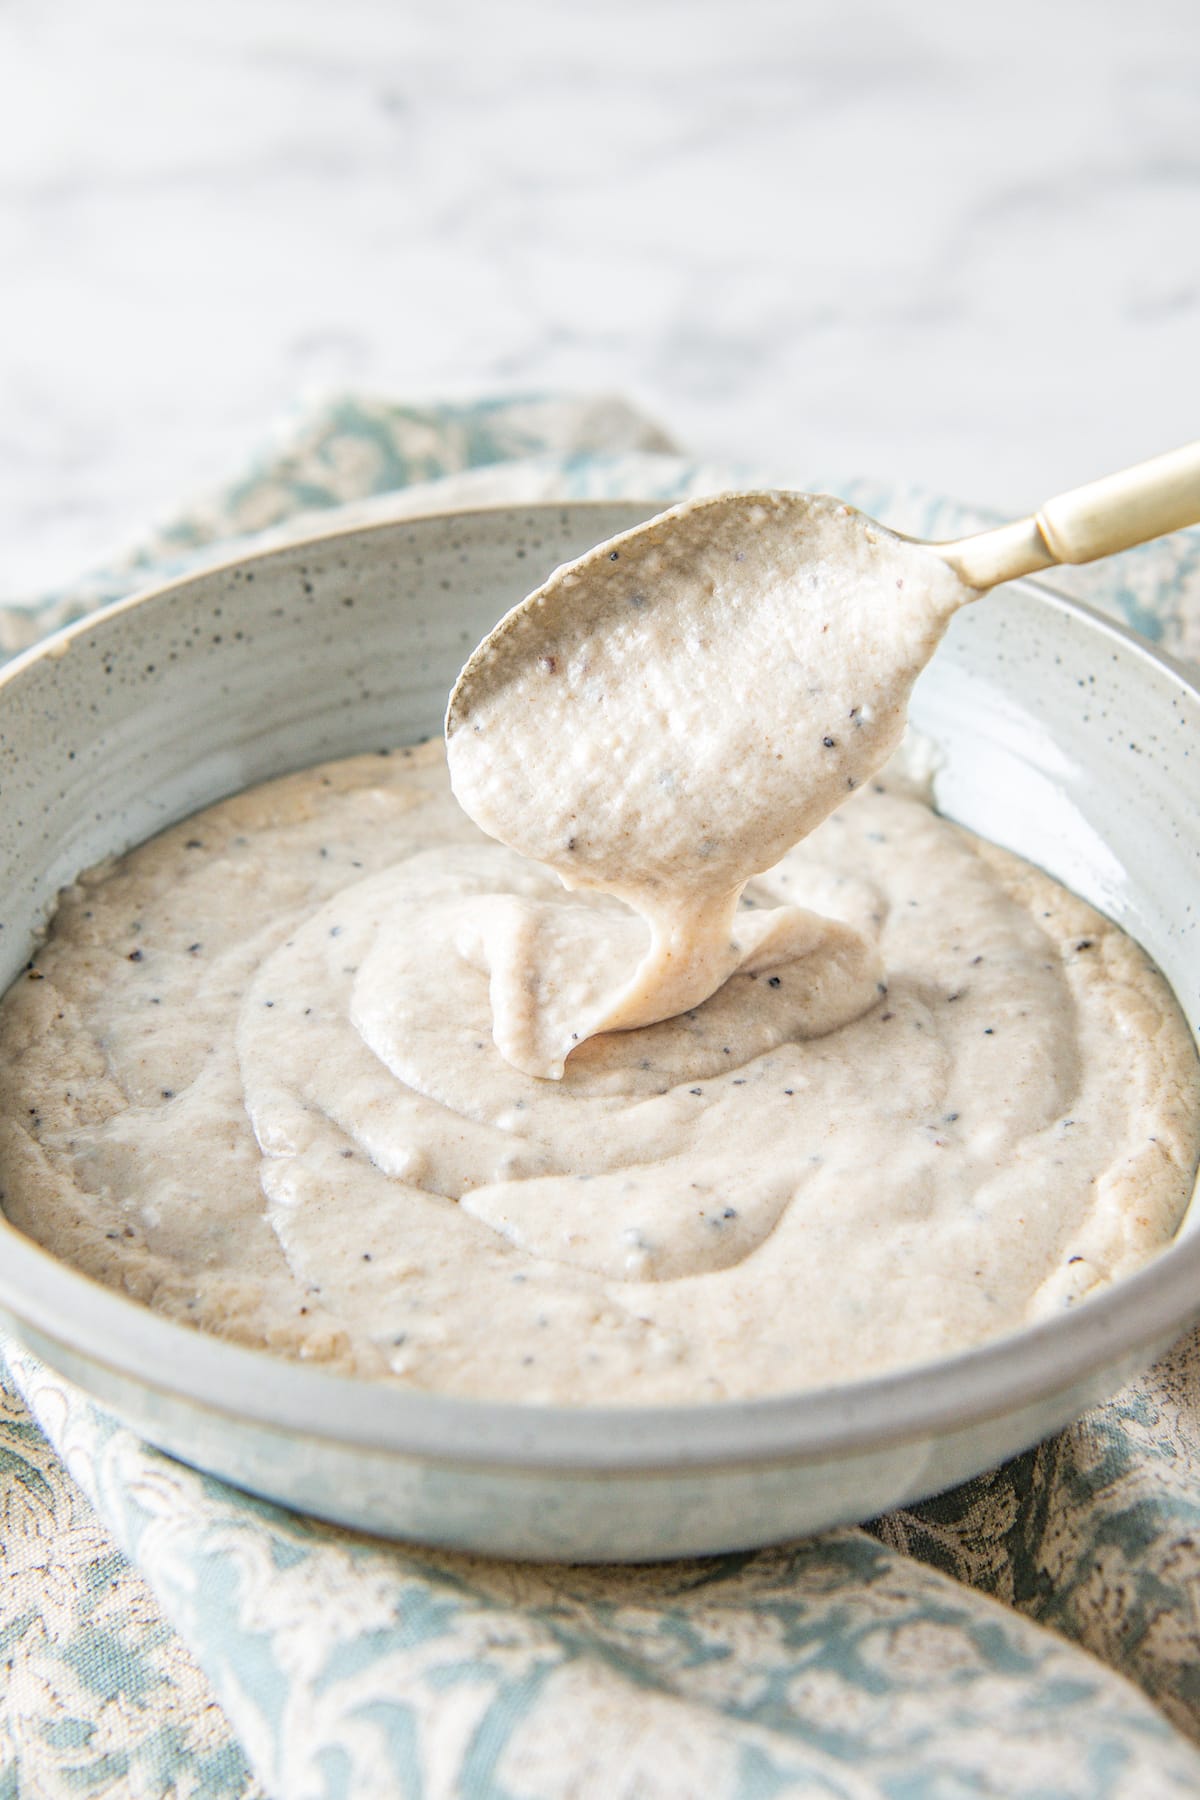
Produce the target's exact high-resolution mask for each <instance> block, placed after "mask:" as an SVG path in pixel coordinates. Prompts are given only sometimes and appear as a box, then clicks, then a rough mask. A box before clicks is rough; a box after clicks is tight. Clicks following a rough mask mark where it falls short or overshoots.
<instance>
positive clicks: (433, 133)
mask: <svg viewBox="0 0 1200 1800" xmlns="http://www.w3.org/2000/svg"><path fill="white" fill-rule="evenodd" d="M1198 97H1200V10H1198V9H1197V8H1196V6H1195V4H1194V0H1139V4H1137V5H1136V6H1134V5H1123V6H1117V5H1116V4H1112V3H1110V0H1011V3H1010V4H1008V5H1006V6H1004V7H1000V6H998V5H991V4H982V5H965V4H963V3H962V0H911V3H910V4H908V5H900V4H897V3H895V0H874V3H873V4H872V3H869V0H868V3H865V4H855V5H847V4H837V3H835V0H738V4H736V5H733V4H728V3H726V0H609V3H608V4H606V5H599V4H579V5H562V4H556V3H555V0H508V3H507V4H505V5H504V6H497V5H494V4H492V3H491V0H438V4H436V5H418V4H417V3H416V0H402V3H400V4H394V3H386V0H339V3H338V4H333V0H308V3H307V4H295V3H293V0H288V3H286V4H285V3H283V0H207V4H206V5H205V6H203V7H194V6H193V7H164V6H161V5H156V4H154V0H108V3H107V4H106V5H105V6H103V7H96V6H89V5H88V4H87V3H86V0H7V4H5V5H4V6H3V7H0V598H8V597H12V596H14V595H16V594H19V593H20V592H23V591H27V590H30V589H33V588H37V587H39V586H45V585H48V584H51V583H58V582H60V581H63V580H65V579H67V578H68V577H69V576H70V575H71V573H72V572H73V571H74V570H75V569H76V568H78V567H79V566H80V565H81V564H84V563H86V562H88V561H89V560H93V559H95V558H97V557H99V556H100V555H101V554H102V553H103V552H105V551H107V550H108V549H109V548H110V547H112V546H114V545H116V544H117V543H119V542H120V541H121V540H123V539H125V538H128V537H129V536H130V535H131V534H132V533H134V532H135V531H136V530H137V529H138V527H139V526H140V525H141V524H142V523H144V521H145V519H146V518H147V516H149V515H153V514H155V513H159V512H162V511H163V510H164V509H166V508H168V507H169V506H170V505H171V504H172V503H173V502H174V501H175V500H176V499H177V498H179V497H180V496H181V495H183V494H184V493H187V492H189V491H191V490H194V489H195V488H196V487H197V486H205V485H208V484H210V483H212V482H213V481H215V480H216V479H217V478H218V477H220V476H221V475H223V474H225V473H227V472H228V470H229V468H230V467H231V466H234V465H236V464H237V463H238V462H239V461H240V460H242V459H243V458H244V457H245V456H246V455H247V454H248V453H250V452H251V451H252V450H253V449H254V448H255V447H256V446H257V445H258V444H260V443H261V442H262V440H263V437H264V435H265V433H266V432H267V431H268V429H269V428H270V426H271V424H272V423H273V422H274V421H275V420H277V419H278V417H279V416H280V414H281V413H283V412H284V411H286V409H288V408H289V407H291V406H294V405H295V404H297V403H298V402H300V401H302V400H303V399H304V398H305V396H310V395H312V394H314V393H317V392H321V391H327V390H328V389H330V388H336V387H339V386H342V385H347V384H350V385H355V386H358V387H365V388H377V389H384V390H389V391H392V392H395V393H402V394H406V395H418V396H429V395H434V394H462V393H464V392H466V391H470V390H474V389H478V388H499V389H528V388H531V387H565V388H572V389H591V388H607V389H619V390H623V391H625V392H627V393H629V394H630V395H631V396H632V397H634V398H636V399H639V400H640V401H641V402H642V403H643V404H644V405H646V406H648V407H649V408H650V409H651V410H652V411H654V412H656V413H657V414H658V415H659V417H660V418H662V419H663V421H664V422H665V423H667V424H668V425H669V426H670V427H671V428H672V429H673V430H674V431H675V432H676V434H677V435H678V436H679V437H680V438H681V439H682V440H683V441H685V442H687V443H688V444H689V445H690V446H693V447H694V448H696V449H697V450H698V451H700V452H702V453H706V454H708V455H710V456H713V455H715V456H725V455H730V456H736V457H742V458H745V459H751V460H754V461H758V462H763V461H767V462H770V463H772V464H777V465H782V466H785V467H787V468H789V469H793V468H794V470H795V478H796V479H797V480H802V479H803V478H804V476H805V473H806V471H809V470H811V471H812V472H813V473H814V474H819V475H824V476H826V477H829V476H831V475H833V474H835V473H836V472H838V471H845V472H847V473H864V474H874V475H879V476H884V477H896V478H907V479H910V480H915V481H919V482H924V483H926V484H927V485H930V486H933V487H936V488H940V489H942V490H945V491H947V492H950V493H953V494H955V495H957V496H959V497H962V498H966V499H969V500H974V501H979V502H983V503H990V504H993V505H995V506H997V507H1000V508H1004V509H1009V510H1012V511H1018V510H1023V509H1024V508H1025V507H1026V506H1028V505H1030V504H1032V503H1034V502H1036V501H1037V500H1038V499H1039V498H1042V497H1043V496H1044V495H1045V494H1047V493H1049V492H1051V491H1054V490H1056V489H1058V488H1061V487H1063V486H1066V485H1068V484H1071V483H1073V482H1075V481H1077V480H1081V479H1084V478H1086V477H1088V476H1089V475H1093V474H1098V473H1100V472H1102V471H1103V470H1104V469H1106V468H1108V467H1115V466H1117V465H1119V464H1121V463H1123V462H1125V461H1129V460H1132V459H1134V458H1136V457H1138V456H1141V455H1145V454H1150V453H1151V452H1153V451H1154V450H1156V449H1159V448H1165V447H1167V446H1169V445H1170V444H1172V443H1175V442H1178V441H1181V440H1183V439H1186V438H1189V437H1192V436H1194V435H1195V432H1196V399H1197V391H1196V390H1197V382H1196V367H1197V354H1196V351H1197V325H1198V323H1200V130H1198V125H1200V120H1198Z"/></svg>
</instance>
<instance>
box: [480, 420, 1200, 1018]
mask: <svg viewBox="0 0 1200 1800" xmlns="http://www.w3.org/2000/svg"><path fill="white" fill-rule="evenodd" d="M1197 521H1200V443H1198V444H1193V445H1190V446H1188V447H1186V448H1184V449H1182V450H1178V451H1175V452H1173V453H1172V454H1170V455H1167V456H1161V457H1158V458H1156V459H1154V460H1153V461H1152V462H1148V463H1143V464H1141V465H1140V466H1139V467H1136V468H1133V469H1129V470H1126V471H1124V472H1123V473H1122V474H1119V475H1113V476H1109V477H1107V478H1106V479H1105V480H1102V481H1097V482H1093V483H1091V484H1090V485H1089V486H1087V487H1083V488H1078V489H1076V490H1074V491H1073V492H1071V493H1068V494H1064V495H1061V496H1059V497H1058V498H1057V499H1055V500H1051V501H1049V502H1048V503H1047V504H1046V505H1045V506H1043V507H1042V508H1041V510H1040V511H1039V512H1038V513H1037V514H1036V515H1035V516H1034V517H1033V518H1030V519H1025V520H1021V521H1018V522H1017V523H1015V524H1011V525H1004V526H1001V527H999V528H998V529H996V530H992V531H986V532H982V533H979V534H977V535H975V536H972V537H967V538H963V539H960V540H958V541H957V542H953V543H924V542H922V541H920V540H918V539H912V538H905V537H901V536H899V535H898V534H896V533H894V532H892V531H889V530H888V529H887V528H886V527H885V526H883V525H879V524H876V523H875V522H874V521H873V520H871V519H869V518H867V517H866V516H865V515H864V514H862V513H860V512H858V511H857V510H856V509H855V508H853V507H851V506H848V505H846V504H845V503H844V502H842V501H838V500H834V499H830V498H829V497H828V496H821V495H816V496H814V495H808V494H789V493H760V494H726V495H718V496H715V497H712V498H708V499H702V500H693V501H688V502H685V503H684V504H683V505H680V506H677V507H674V508H672V509H671V510H669V511H667V512H665V513H662V514H660V515H659V517H657V518H655V519H651V520H649V521H648V522H647V523H646V524H644V525H641V526H638V527H636V528H635V529H634V530H632V531H628V532H624V533H622V534H621V535H620V536H619V537H615V538H613V539H611V540H610V541H609V542H607V543H604V544H601V545H598V546H597V547H596V548H595V549H594V550H591V551H589V552H588V553H587V554H586V555H585V556H582V557H580V558H579V559H578V560H577V561H575V562H573V563H568V564H565V565H564V566H563V567H562V568H560V569H557V570H555V572H554V573H553V574H552V575H551V576H550V578H549V579H548V580H547V581H546V582H545V583H543V585H542V586H541V587H540V588H538V589H537V590H536V592H534V593H533V594H531V595H529V597H528V598H527V599H526V600H523V601H522V602H521V603H520V604H519V605H518V606H516V607H514V608H513V609H512V611H510V612H509V613H507V614H506V615H505V617H504V618H503V619H502V620H501V621H500V623H499V624H498V625H497V626H496V627H495V629H494V630H493V631H492V632H491V633H490V634H489V635H488V636H487V637H486V638H485V639H484V640H483V642H482V643H481V644H480V646H479V647H478V649H477V650H476V651H475V652H474V654H473V655H472V656H471V657H470V659H469V660H468V662H467V664H466V666H465V668H464V669H463V671H462V673H461V675H460V676H459V678H458V681H457V683H456V684H455V687H454V690H453V692H452V693H451V696H450V702H449V706H448V709H447V714H446V744H447V758H448V762H449V767H450V777H451V782H452V785H453V787H454V792H455V794H456V795H457V797H458V799H459V801H460V803H461V805H462V806H463V808H464V810H465V811H466V812H467V813H468V814H469V815H470V816H471V817H472V818H473V819H474V820H475V822H476V824H477V825H479V826H480V827H481V828H482V829H483V830H484V831H485V832H487V833H489V834H490V835H491V836H493V837H496V838H499V839H500V840H501V842H503V843H506V844H508V845H510V846H511V847H512V848H513V849H515V850H517V851H519V852H520V853H521V854H522V855H524V856H527V857H530V858H531V859H532V860H534V861H536V862H540V863H543V864H547V865H549V866H550V867H551V868H553V869H555V870H556V872H557V873H558V875H559V876H560V878H561V879H562V881H563V883H564V885H565V886H566V887H567V888H568V889H575V888H583V889H589V888H590V889H597V890H600V891H602V892H607V893H609V894H611V895H614V896H616V897H617V898H619V899H621V900H623V901H624V902H625V903H626V904H627V905H629V906H631V907H633V908H634V909H635V911H637V912H638V913H640V914H641V915H642V917H643V919H644V920H646V922H647V923H648V924H649V927H650V933H651V939H650V948H649V950H648V952H647V954H646V957H645V959H644V962H643V964H642V966H641V967H640V968H639V970H638V972H637V977H636V979H635V980H633V981H632V982H631V984H630V986H629V988H628V990H627V992H626V993H625V994H624V995H623V996H621V997H620V998H619V1003H615V1004H614V1005H613V1007H612V1008H611V1009H610V1011H609V1012H608V1013H607V1014H606V1015H605V1017H604V1019H603V1021H602V1022H599V1021H598V1022H597V1023H596V1024H594V1025H592V1026H591V1027H590V1029H600V1028H603V1029H610V1030H611V1029H629V1028H631V1027H633V1026H636V1025H641V1024H645V1023H647V1022H649V1021H650V1020H651V1019H653V1018H663V1017H667V1016H670V1015H671V1014H672V1013H676V1012H681V1011H684V1010H685V1009H686V1008H687V1007H688V1006H692V1005H695V1004H696V1003H697V1001H698V1000H699V999H700V998H702V997H703V996H704V995H705V994H707V993H711V992H712V991H714V988H715V986H716V985H717V984H718V982H719V981H720V980H723V979H725V976H726V975H727V974H728V968H729V959H730V957H731V955H734V954H735V953H736V955H737V956H738V957H744V956H745V954H746V953H747V951H748V949H749V939H750V937H751V936H752V935H754V932H753V931H752V929H751V927H750V926H749V925H747V923H746V921H745V915H744V914H738V913H737V911H736V909H737V906H738V899H739V896H740V894H741V892H742V889H743V887H744V884H745V882H746V880H747V879H748V877H750V876H751V875H752V874H754V873H757V872H760V871H763V870H766V869H768V868H770V867H772V866H773V865H774V864H775V863H777V862H778V860H779V859H780V858H781V857H782V856H783V855H784V854H785V852H786V851H787V850H789V849H790V848H791V846H792V845H794V844H796V843H798V842H799V841H800V839H801V838H803V837H805V836H806V835H807V834H808V833H809V832H810V831H812V830H813V829H815V827H816V826H817V825H818V824H819V823H820V822H821V820H822V819H824V818H826V817H827V816H829V815H830V814H831V813H832V812H833V811H834V810H835V809H836V808H837V807H838V806H839V805H840V804H841V802H842V801H843V800H844V799H845V798H846V797H847V794H848V793H850V792H851V791H853V790H854V789H855V788H857V787H859V786H861V785H862V784H863V782H864V781H866V780H867V779H868V778H869V777H870V776H871V775H872V774H874V773H875V771H877V770H878V769H879V768H881V767H882V766H883V764H884V763H885V762H886V761H887V759H888V757H889V756H890V755H891V754H892V752H893V751H894V750H895V749H896V747H897V745H898V744H899V742H900V738H901V736H902V734H903V731H904V726H905V720H906V712H907V703H908V698H909V695H910V693H911V690H912V686H913V683H914V682H915V681H916V678H917V676H918V675H919V674H920V672H921V670H922V669H923V668H924V667H925V665H926V663H928V661H929V660H930V658H931V657H932V655H933V654H934V651H935V650H936V648H937V645H938V643H939V641H940V639H941V637H942V635H943V633H944V631H945V629H946V627H947V625H948V624H949V622H950V620H951V618H952V617H953V615H954V614H955V612H957V611H958V610H959V608H960V607H962V606H963V605H965V604H967V603H969V602H971V601H974V600H977V599H978V598H979V596H980V594H981V593H983V592H985V591H986V590H987V589H988V588H991V587H994V586H996V585H997V584H998V583H1000V582H1002V581H1008V580H1012V579H1013V578H1014V577H1016V576H1020V575H1027V574H1030V573H1032V572H1033V571H1035V570H1038V569H1044V568H1049V567H1050V566H1051V565H1052V564H1054V563H1056V562H1089V561H1092V560H1094V559H1095V558H1097V557H1101V556H1107V555H1110V554H1112V553H1113V552H1114V551H1117V550H1121V549H1125V548H1127V547H1128V546H1130V545H1133V544H1137V543H1142V542H1144V541H1145V540H1146V539H1148V538H1152V537H1156V536H1159V535H1161V534H1162V533H1164V532H1167V531H1171V530H1174V529H1176V528H1178V527H1179V526H1182V525H1186V524H1190V523H1193V522H1197ZM735 920H736V923H735ZM758 929H766V920H765V919H763V921H762V924H761V927H755V928H754V930H758Z"/></svg>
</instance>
